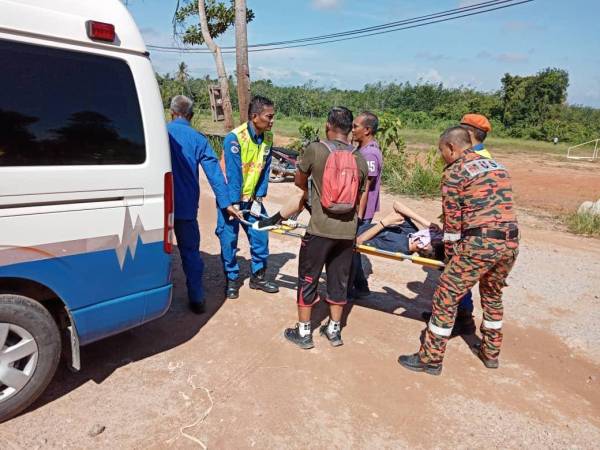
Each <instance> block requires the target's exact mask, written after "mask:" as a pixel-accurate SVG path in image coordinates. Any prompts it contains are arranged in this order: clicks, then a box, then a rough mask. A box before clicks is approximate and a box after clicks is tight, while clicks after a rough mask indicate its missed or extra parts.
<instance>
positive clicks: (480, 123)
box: [460, 114, 492, 159]
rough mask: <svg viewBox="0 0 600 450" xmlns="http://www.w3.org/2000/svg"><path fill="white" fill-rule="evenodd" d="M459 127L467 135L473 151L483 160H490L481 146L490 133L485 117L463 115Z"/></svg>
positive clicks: (488, 122)
mask: <svg viewBox="0 0 600 450" xmlns="http://www.w3.org/2000/svg"><path fill="white" fill-rule="evenodd" d="M460 125H461V126H462V127H463V128H464V129H465V130H467V132H468V133H469V137H470V138H471V144H472V145H473V147H472V148H473V151H475V153H477V154H479V155H481V156H483V157H484V158H489V159H491V158H492V155H491V153H490V152H488V151H487V150H486V148H485V146H484V145H483V141H485V138H486V137H487V134H488V133H489V132H490V131H492V125H491V124H490V121H489V120H488V119H487V117H485V116H484V115H482V114H465V115H464V116H463V118H462V119H461V120H460Z"/></svg>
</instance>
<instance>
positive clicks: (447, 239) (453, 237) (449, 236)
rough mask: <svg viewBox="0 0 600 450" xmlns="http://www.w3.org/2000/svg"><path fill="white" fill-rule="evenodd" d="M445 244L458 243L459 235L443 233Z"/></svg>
mask: <svg viewBox="0 0 600 450" xmlns="http://www.w3.org/2000/svg"><path fill="white" fill-rule="evenodd" d="M444 241H445V242H456V241H460V233H444Z"/></svg>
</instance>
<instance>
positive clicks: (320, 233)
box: [284, 107, 368, 349]
mask: <svg viewBox="0 0 600 450" xmlns="http://www.w3.org/2000/svg"><path fill="white" fill-rule="evenodd" d="M352 121H353V117H352V112H351V111H350V110H349V109H347V108H344V107H335V108H332V109H331V110H330V111H329V114H328V116H327V123H326V126H325V130H326V136H327V140H325V141H320V142H315V143H312V144H310V145H309V146H308V147H306V149H305V150H304V153H303V155H302V157H301V159H300V161H299V162H298V170H297V172H296V180H295V181H296V186H298V187H299V188H300V189H302V190H303V191H305V192H307V191H308V178H309V177H312V189H311V195H312V198H311V207H312V210H311V218H310V222H309V224H308V229H307V232H306V234H305V235H304V237H303V238H302V243H301V246H300V256H299V263H298V293H297V303H298V323H297V324H296V326H295V327H294V328H287V329H286V330H285V332H284V336H285V338H286V339H288V340H289V341H291V342H293V343H294V344H296V345H298V346H299V347H300V348H304V349H309V348H312V347H314V344H313V339H312V331H311V322H310V318H311V312H312V307H313V306H314V305H315V304H316V303H317V302H318V301H319V300H320V299H319V298H318V292H317V291H318V286H319V278H320V276H321V271H322V270H323V266H325V270H326V273H327V296H326V297H325V301H326V302H327V303H329V311H330V319H329V323H328V324H326V325H323V326H322V327H321V328H320V333H321V334H322V335H325V336H326V337H327V339H328V340H329V342H330V343H331V345H333V346H335V347H337V346H339V345H342V344H343V342H342V338H341V323H340V322H341V318H342V311H343V307H344V305H345V304H346V298H347V291H348V280H349V276H350V268H351V266H352V255H353V252H354V240H355V237H356V226H357V207H358V202H359V200H360V194H361V193H362V192H363V190H364V187H365V182H366V179H367V176H368V168H367V163H366V161H365V159H364V158H363V156H362V155H361V154H360V152H358V151H356V150H354V148H353V147H352V145H351V144H350V143H349V141H348V135H349V133H350V131H351V130H352Z"/></svg>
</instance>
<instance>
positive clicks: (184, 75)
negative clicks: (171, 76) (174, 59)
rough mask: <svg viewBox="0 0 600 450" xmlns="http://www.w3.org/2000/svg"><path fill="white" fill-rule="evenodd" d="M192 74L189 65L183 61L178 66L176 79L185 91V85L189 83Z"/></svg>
mask: <svg viewBox="0 0 600 450" xmlns="http://www.w3.org/2000/svg"><path fill="white" fill-rule="evenodd" d="M189 78H190V74H189V73H188V66H187V64H186V63H184V62H183V61H182V62H180V63H179V65H178V66H177V72H175V80H176V81H177V82H178V83H179V84H180V85H181V91H182V92H183V86H185V85H186V84H187V81H188V79H189Z"/></svg>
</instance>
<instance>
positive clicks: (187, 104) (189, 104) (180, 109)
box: [171, 95, 194, 117]
mask: <svg viewBox="0 0 600 450" xmlns="http://www.w3.org/2000/svg"><path fill="white" fill-rule="evenodd" d="M171 111H173V112H174V113H175V114H178V115H180V116H184V117H190V116H192V115H193V114H194V102H193V101H192V99H191V98H189V97H186V96H185V95H176V96H175V97H173V98H172V99H171Z"/></svg>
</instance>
